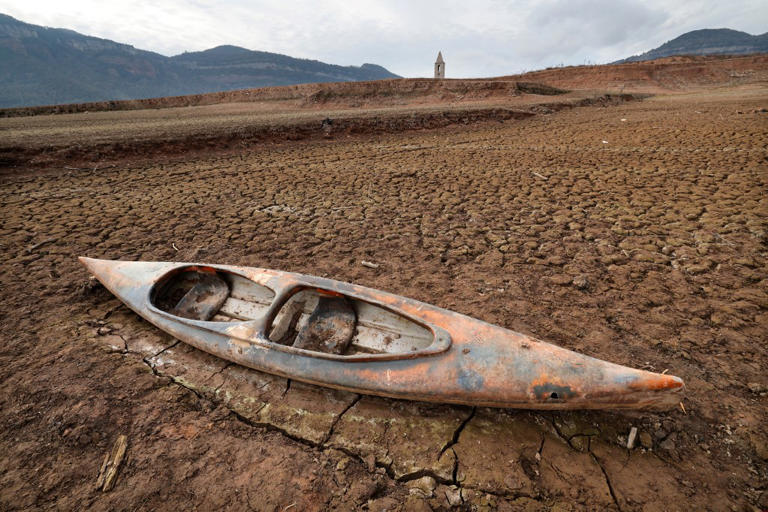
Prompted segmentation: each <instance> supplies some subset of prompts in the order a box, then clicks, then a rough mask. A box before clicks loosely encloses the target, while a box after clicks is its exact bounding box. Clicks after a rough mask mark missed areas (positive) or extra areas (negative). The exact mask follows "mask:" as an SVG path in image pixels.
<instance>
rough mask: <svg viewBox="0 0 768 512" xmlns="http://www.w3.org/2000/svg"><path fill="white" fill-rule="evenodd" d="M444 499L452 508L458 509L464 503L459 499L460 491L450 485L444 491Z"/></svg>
mask: <svg viewBox="0 0 768 512" xmlns="http://www.w3.org/2000/svg"><path fill="white" fill-rule="evenodd" d="M445 498H446V499H447V500H448V504H449V505H450V506H452V507H458V506H459V505H461V504H462V503H463V502H464V500H462V499H461V489H459V488H458V487H456V486H455V485H452V486H450V487H449V488H447V489H446V490H445Z"/></svg>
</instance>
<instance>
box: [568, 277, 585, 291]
mask: <svg viewBox="0 0 768 512" xmlns="http://www.w3.org/2000/svg"><path fill="white" fill-rule="evenodd" d="M572 282H573V286H575V287H576V288H578V289H579V290H586V289H587V288H589V281H587V278H586V277H585V276H576V277H574V278H573V281H572Z"/></svg>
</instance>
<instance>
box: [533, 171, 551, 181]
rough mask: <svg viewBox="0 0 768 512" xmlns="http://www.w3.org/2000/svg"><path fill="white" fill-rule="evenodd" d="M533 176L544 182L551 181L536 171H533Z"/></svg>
mask: <svg viewBox="0 0 768 512" xmlns="http://www.w3.org/2000/svg"><path fill="white" fill-rule="evenodd" d="M533 175H534V176H538V177H539V178H541V179H543V180H544V181H547V180H548V179H549V178H547V177H546V176H544V175H543V174H539V173H537V172H536V171H533Z"/></svg>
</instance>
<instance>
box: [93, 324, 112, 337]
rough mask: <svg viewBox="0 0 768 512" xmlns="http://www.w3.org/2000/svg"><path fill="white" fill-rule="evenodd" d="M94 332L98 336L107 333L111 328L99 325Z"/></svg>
mask: <svg viewBox="0 0 768 512" xmlns="http://www.w3.org/2000/svg"><path fill="white" fill-rule="evenodd" d="M96 332H97V333H98V335H99V336H106V335H107V334H109V333H111V332H112V328H111V327H107V326H102V327H99V328H98V330H97V331H96Z"/></svg>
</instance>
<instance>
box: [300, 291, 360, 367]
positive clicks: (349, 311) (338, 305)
mask: <svg viewBox="0 0 768 512" xmlns="http://www.w3.org/2000/svg"><path fill="white" fill-rule="evenodd" d="M356 324H357V316H356V314H355V310H354V309H353V308H352V305H351V304H350V303H349V301H348V300H347V299H345V298H344V297H327V296H320V297H319V298H318V301H317V306H315V309H314V310H313V311H312V313H311V314H310V315H309V318H308V319H307V322H306V323H305V324H304V325H303V326H302V327H301V328H300V329H299V331H298V333H297V334H296V339H295V340H294V342H293V346H294V347H296V348H301V349H305V350H313V351H316V352H325V353H328V354H344V353H345V352H346V351H347V348H349V344H350V342H351V341H352V337H353V336H354V335H355V326H356Z"/></svg>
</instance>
